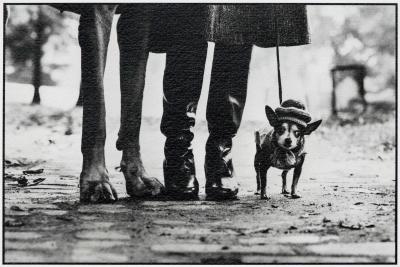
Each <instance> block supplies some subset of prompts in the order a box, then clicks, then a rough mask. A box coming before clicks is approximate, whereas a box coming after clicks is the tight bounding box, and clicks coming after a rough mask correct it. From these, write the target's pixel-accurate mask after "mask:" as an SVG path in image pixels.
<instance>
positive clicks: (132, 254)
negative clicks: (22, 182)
mask: <svg viewBox="0 0 400 267" xmlns="http://www.w3.org/2000/svg"><path fill="white" fill-rule="evenodd" d="M153 124H154V123H152V124H151V125H150V124H147V123H146V122H145V123H144V125H143V132H144V133H145V134H143V137H142V143H144V144H152V146H151V147H150V146H149V147H147V146H142V149H143V150H144V151H143V157H144V158H145V164H146V166H150V167H148V171H149V173H151V174H155V175H158V177H161V174H162V171H161V164H155V162H157V163H160V162H161V160H162V153H158V152H157V153H155V149H162V142H163V140H159V139H157V138H156V136H155V134H156V133H155V132H157V131H156V130H155V129H157V127H156V126H153ZM244 128H245V131H244V132H243V133H241V134H239V136H238V138H237V139H238V140H237V142H238V145H237V152H235V153H236V154H234V159H235V162H236V165H235V166H236V169H237V173H238V176H239V177H240V182H241V192H240V200H237V201H228V202H213V201H205V200H204V187H202V188H201V199H200V200H199V201H182V202H175V201H168V202H164V201H141V200H134V199H129V198H127V196H126V194H125V188H124V186H125V185H124V179H123V176H122V173H120V172H118V170H116V169H114V166H117V164H118V160H119V154H117V152H116V151H115V149H114V148H112V146H113V145H112V144H111V145H109V146H108V147H107V151H108V152H107V155H106V156H107V159H110V160H108V167H109V172H110V176H111V178H110V179H111V181H112V182H113V184H114V185H115V187H116V189H117V191H118V193H119V195H120V200H119V201H117V202H116V203H114V204H101V205H83V204H79V203H78V199H79V196H78V192H79V191H78V177H79V170H80V166H81V165H80V160H81V159H80V154H79V135H80V133H79V132H78V131H77V132H74V133H73V134H72V135H70V136H62V135H56V137H54V132H53V131H54V128H49V129H42V128H41V129H37V130H36V131H39V132H40V135H39V134H38V135H36V137H31V140H29V135H31V136H32V132H30V133H26V132H24V131H21V130H15V131H14V130H13V131H11V130H6V159H7V160H9V161H8V162H7V164H8V167H6V169H5V172H6V174H7V175H6V177H5V180H4V181H5V184H4V185H5V202H4V205H5V207H4V208H5V213H4V225H5V227H4V239H5V243H4V250H5V254H4V255H5V258H4V259H3V261H4V262H6V263H40V262H42V263H44V262H47V263H48V262H53V263H55V262H59V263H62V262H107V263H111V262H112V263H119V262H120V263H124V262H131V263H150V262H154V263H273V262H279V263H371V262H373V263H393V262H394V261H395V249H396V248H395V181H394V179H395V178H394V177H395V175H394V160H393V158H391V157H390V155H389V156H388V157H386V158H385V156H387V155H380V156H379V157H381V160H379V159H376V158H375V156H374V158H372V159H366V158H364V159H358V157H357V159H356V158H353V157H351V156H349V157H346V158H345V157H342V156H333V155H332V153H335V148H334V147H332V148H329V149H318V148H319V147H321V142H322V145H325V143H323V141H321V140H320V139H319V137H317V136H315V137H314V138H315V139H312V138H311V140H310V149H309V158H308V159H307V161H308V164H307V166H306V167H305V169H304V172H303V175H302V177H301V178H300V183H299V190H300V192H301V194H302V196H303V197H302V198H301V199H290V198H286V197H284V196H283V195H281V194H279V191H280V177H279V172H277V171H272V172H271V174H270V177H271V178H270V181H271V182H270V183H269V192H270V194H271V196H272V198H271V200H269V201H264V200H259V199H258V198H257V196H255V195H254V194H253V193H254V192H253V191H254V190H253V189H254V186H255V181H254V179H255V178H254V174H253V172H254V171H253V169H252V168H251V160H249V159H248V158H251V157H252V155H253V153H254V152H253V149H254V148H253V146H250V145H249V144H250V143H251V142H252V139H249V138H251V136H252V132H251V131H247V130H246V129H247V128H246V126H245V127H244ZM57 131H59V130H57ZM60 131H61V130H60ZM157 134H158V133H157ZM198 135H199V136H200V137H199V139H198V140H197V141H195V152H196V151H198V155H199V156H198V157H197V158H198V162H197V163H198V165H197V168H198V169H201V168H199V166H202V165H201V164H202V161H201V159H202V158H203V157H204V151H202V150H203V149H202V148H200V146H202V145H203V144H204V141H205V138H206V131H204V130H199V134H198ZM51 138H53V139H51ZM7 140H10V141H7ZM48 140H53V143H52V142H49V141H48ZM156 140H158V141H156ZM250 141H251V142H250ZM27 143H29V144H30V145H26V144H27ZM153 145H154V147H155V148H153ZM22 155H23V157H25V158H26V159H25V162H24V160H23V157H22ZM249 155H250V156H249ZM18 160H19V161H18ZM327 162H329V164H327ZM13 163H21V165H23V164H22V163H25V166H20V165H18V164H14V165H13ZM149 163H150V164H149ZM151 163H153V164H151ZM158 165H160V166H158ZM29 168H31V169H37V168H43V169H44V172H43V173H42V174H37V175H27V176H26V177H27V178H28V181H29V182H32V181H33V180H34V179H36V178H45V180H44V181H43V182H41V183H39V184H37V185H32V186H25V187H20V186H17V185H16V184H17V182H16V180H15V177H18V176H19V175H21V174H22V171H23V170H26V169H29ZM198 176H199V180H200V184H202V185H204V175H203V173H202V172H201V171H199V175H198ZM10 177H11V178H10ZM12 177H14V178H12Z"/></svg>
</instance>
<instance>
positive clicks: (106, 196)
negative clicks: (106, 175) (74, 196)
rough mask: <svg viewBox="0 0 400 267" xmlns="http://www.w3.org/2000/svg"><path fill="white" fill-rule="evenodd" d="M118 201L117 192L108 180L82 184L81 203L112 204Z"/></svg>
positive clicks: (83, 182)
mask: <svg viewBox="0 0 400 267" xmlns="http://www.w3.org/2000/svg"><path fill="white" fill-rule="evenodd" d="M116 200H118V195H117V191H116V190H115V188H114V187H113V186H112V184H111V183H110V182H109V181H107V180H104V181H82V182H81V183H80V201H81V202H83V203H111V202H114V201H116Z"/></svg>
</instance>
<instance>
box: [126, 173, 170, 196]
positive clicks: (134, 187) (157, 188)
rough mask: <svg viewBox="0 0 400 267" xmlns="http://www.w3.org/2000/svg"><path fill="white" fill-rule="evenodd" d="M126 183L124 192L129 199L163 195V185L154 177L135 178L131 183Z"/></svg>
mask: <svg viewBox="0 0 400 267" xmlns="http://www.w3.org/2000/svg"><path fill="white" fill-rule="evenodd" d="M128 181H129V180H126V191H127V193H128V195H130V196H131V197H135V198H145V197H154V196H158V195H161V194H163V193H164V185H163V184H162V183H161V182H160V181H158V179H156V178H154V177H137V178H136V179H135V182H133V183H132V182H128Z"/></svg>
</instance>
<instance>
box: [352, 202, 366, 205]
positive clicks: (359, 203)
mask: <svg viewBox="0 0 400 267" xmlns="http://www.w3.org/2000/svg"><path fill="white" fill-rule="evenodd" d="M361 204H364V202H356V203H354V205H361Z"/></svg>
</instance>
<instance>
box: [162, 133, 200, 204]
mask: <svg viewBox="0 0 400 267" xmlns="http://www.w3.org/2000/svg"><path fill="white" fill-rule="evenodd" d="M187 144H190V141H189V140H187V139H186V140H185V137H184V136H181V137H179V138H167V141H166V142H165V155H166V158H165V160H164V164H163V168H164V182H165V187H166V190H167V194H168V196H169V197H170V198H172V199H177V200H191V199H198V193H199V183H198V181H197V179H196V168H195V164H194V157H193V152H192V149H190V148H188V146H187Z"/></svg>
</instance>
